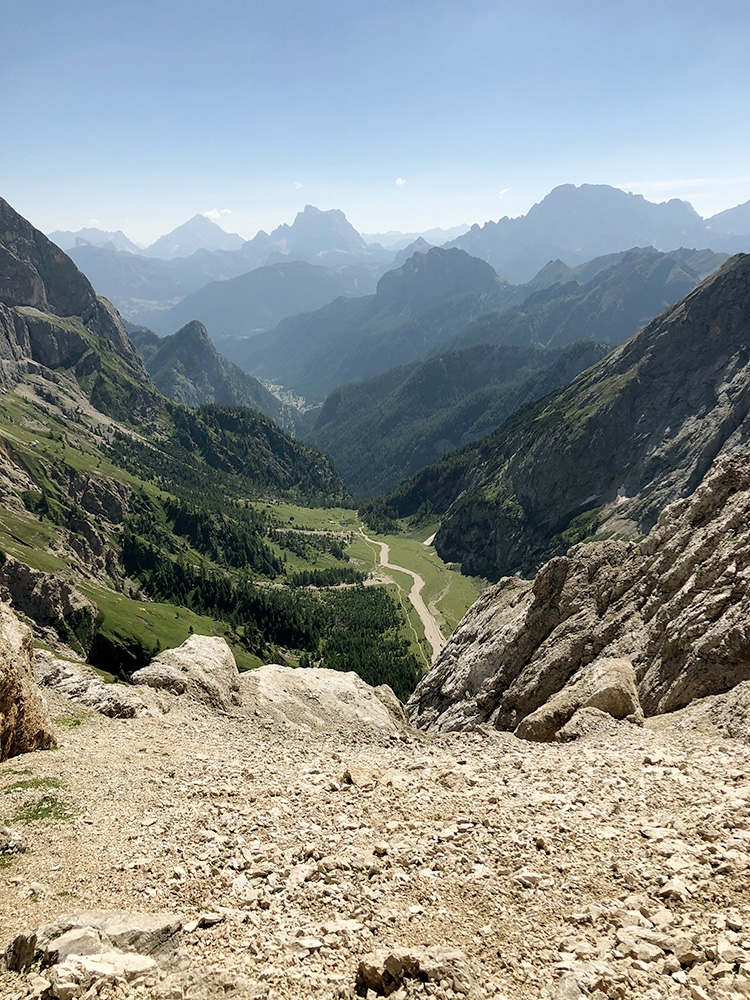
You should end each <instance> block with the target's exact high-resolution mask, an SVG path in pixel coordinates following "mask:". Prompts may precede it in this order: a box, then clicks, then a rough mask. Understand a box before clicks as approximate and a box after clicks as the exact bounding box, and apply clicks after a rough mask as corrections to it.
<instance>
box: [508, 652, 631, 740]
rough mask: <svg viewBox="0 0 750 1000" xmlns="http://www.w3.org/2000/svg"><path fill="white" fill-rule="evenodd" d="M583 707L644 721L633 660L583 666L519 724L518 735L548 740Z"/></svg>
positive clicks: (530, 738) (607, 660)
mask: <svg viewBox="0 0 750 1000" xmlns="http://www.w3.org/2000/svg"><path fill="white" fill-rule="evenodd" d="M582 708H596V709H599V711H600V712H606V713H607V714H608V715H611V716H612V718H614V719H626V718H628V717H630V718H632V719H633V721H642V720H643V713H642V712H641V706H640V703H639V701H638V691H637V689H636V683H635V674H634V673H633V665H632V663H631V662H630V660H626V659H623V658H622V657H620V658H608V657H604V658H603V659H600V660H596V661H595V662H594V663H591V664H588V665H587V666H585V667H582V668H581V669H580V670H579V671H578V673H577V674H576V675H575V676H573V677H572V678H571V679H570V680H569V681H568V683H567V684H566V685H565V687H564V688H563V689H562V691H558V692H557V694H553V695H552V697H551V698H550V699H549V700H548V701H546V702H545V703H544V705H542V706H541V707H540V708H538V709H537V710H536V711H535V712H532V713H531V715H527V716H526V718H524V719H522V720H521V722H520V723H519V724H518V726H517V727H516V736H520V737H521V738H522V739H525V740H537V741H538V742H541V743H548V742H549V741H550V740H553V739H555V737H556V736H557V735H558V733H559V732H560V730H561V729H562V728H563V726H565V725H566V724H567V723H568V722H569V721H570V720H571V719H572V718H573V716H574V715H575V713H576V712H577V711H578V710H579V709H582Z"/></svg>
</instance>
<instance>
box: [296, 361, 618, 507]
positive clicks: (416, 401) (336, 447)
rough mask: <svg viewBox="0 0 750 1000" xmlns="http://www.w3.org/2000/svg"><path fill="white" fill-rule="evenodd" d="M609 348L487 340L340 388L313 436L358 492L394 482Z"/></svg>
mask: <svg viewBox="0 0 750 1000" xmlns="http://www.w3.org/2000/svg"><path fill="white" fill-rule="evenodd" d="M607 350H608V348H607V347H605V346H604V345H599V344H595V343H593V342H589V343H585V344H576V345H574V346H573V347H568V348H567V349H566V350H564V351H560V350H551V351H546V350H544V349H543V348H538V347H537V348H534V347H515V346H511V347H508V346H497V345H489V344H480V345H478V346H476V347H468V348H465V349H464V350H460V351H451V352H446V353H445V354H441V355H439V356H437V357H435V358H430V359H429V360H427V361H423V362H420V363H417V364H414V365H409V366H407V367H404V368H394V369H392V370H390V371H388V372H386V373H385V374H383V375H379V376H377V377H376V378H374V379H368V380H366V381H364V382H355V383H351V384H349V385H346V386H342V387H340V388H338V389H335V390H334V391H333V392H332V393H331V395H330V396H329V397H328V399H327V400H326V402H325V404H324V405H323V408H322V409H321V411H320V414H319V416H318V418H317V420H316V423H315V425H314V427H313V428H312V430H310V431H309V432H308V433H307V434H305V437H306V439H308V440H310V441H312V442H313V443H315V444H317V445H318V446H319V447H321V448H323V449H324V450H325V451H327V452H328V453H329V454H330V455H331V456H332V458H333V460H334V461H335V463H336V468H337V469H338V470H339V472H340V474H341V476H342V477H343V479H344V481H345V482H346V484H347V485H348V486H349V488H350V489H351V490H352V492H353V493H354V494H355V495H359V496H371V495H373V494H375V493H382V492H383V491H384V490H388V489H394V488H395V487H396V486H397V484H398V483H399V482H400V481H401V480H402V479H403V478H404V476H407V475H411V473H413V472H415V471H416V470H417V469H419V468H421V467H422V466H424V465H428V464H429V463H431V462H435V461H437V459H438V458H440V457H441V456H442V455H444V454H445V453H446V452H448V451H451V450H453V449H455V448H458V447H460V446H461V445H462V444H465V443H466V442H467V441H473V440H475V439H477V438H480V437H483V436H484V435H485V434H489V432H490V431H492V430H494V429H495V428H496V427H498V426H499V425H500V424H501V423H502V422H503V420H505V419H506V418H507V417H508V416H509V415H510V414H511V413H512V412H514V411H515V410H517V409H518V408H519V407H520V406H522V405H524V404H525V403H528V402H529V401H530V400H533V399H539V398H540V397H542V396H545V395H547V394H548V393H549V392H552V390H553V389H556V388H557V387H558V386H560V385H564V384H565V383H566V382H569V381H570V380H571V379H573V378H575V376H576V375H578V374H580V372H582V371H584V369H586V368H588V367H589V366H590V365H592V364H594V362H596V361H598V360H599V359H600V358H601V357H603V355H604V354H606V352H607Z"/></svg>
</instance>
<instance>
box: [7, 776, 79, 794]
mask: <svg viewBox="0 0 750 1000" xmlns="http://www.w3.org/2000/svg"><path fill="white" fill-rule="evenodd" d="M63 787H64V785H63V783H62V781H60V779H59V778H24V779H23V780H22V781H12V782H11V783H10V784H9V785H6V786H5V788H3V790H2V791H3V794H4V795H10V794H11V792H25V791H28V790H29V789H31V788H63Z"/></svg>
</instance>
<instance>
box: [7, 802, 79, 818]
mask: <svg viewBox="0 0 750 1000" xmlns="http://www.w3.org/2000/svg"><path fill="white" fill-rule="evenodd" d="M74 814H75V809H74V808H73V806H72V805H70V803H68V802H65V801H63V799H59V798H58V797H57V796H56V795H43V796H42V797H41V798H40V799H37V800H36V801H35V802H24V804H23V805H22V806H20V807H19V808H18V809H17V810H16V813H15V815H14V816H13V819H14V821H15V822H16V823H26V824H29V823H36V822H38V821H39V820H44V819H72V817H73V816H74Z"/></svg>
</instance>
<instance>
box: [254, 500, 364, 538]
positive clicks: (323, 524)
mask: <svg viewBox="0 0 750 1000" xmlns="http://www.w3.org/2000/svg"><path fill="white" fill-rule="evenodd" d="M253 506H255V507H257V508H258V510H264V511H265V512H266V513H267V514H268V515H269V516H270V517H272V518H273V519H274V520H276V521H278V523H279V527H295V528H299V529H307V530H309V531H332V532H341V531H357V530H358V528H359V518H358V517H357V512H356V510H348V509H347V508H346V507H299V506H297V505H296V504H292V503H286V502H277V501H275V500H273V501H258V502H256V503H254V505H253Z"/></svg>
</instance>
